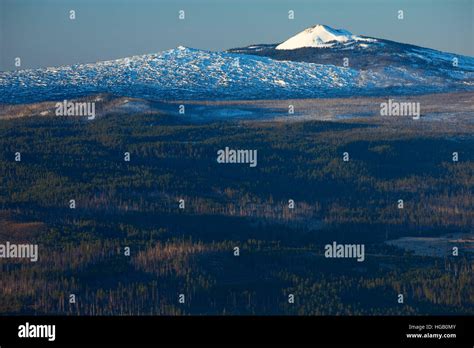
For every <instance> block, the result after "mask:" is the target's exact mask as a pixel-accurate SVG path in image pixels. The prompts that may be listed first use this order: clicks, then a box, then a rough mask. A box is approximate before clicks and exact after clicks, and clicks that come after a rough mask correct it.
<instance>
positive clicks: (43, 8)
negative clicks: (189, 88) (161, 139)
mask: <svg viewBox="0 0 474 348" xmlns="http://www.w3.org/2000/svg"><path fill="white" fill-rule="evenodd" d="M70 10H75V12H76V19H75V20H70V19H69V11H70ZM180 10H184V11H185V16H186V18H185V20H179V19H178V13H179V11H180ZM289 10H293V11H294V12H295V19H294V20H289V19H288V11H289ZM398 10H403V11H404V19H403V20H399V19H398V18H397V12H398ZM473 18H474V0H360V1H354V0H317V1H316V0H291V1H290V0H286V1H282V0H161V1H152V0H68V1H64V0H0V70H2V71H6V70H14V69H18V68H16V67H15V65H14V63H15V58H16V57H20V58H21V63H22V65H21V68H22V69H25V68H36V67H46V66H58V65H68V64H74V63H89V62H96V61H101V60H108V59H116V58H121V57H127V56H132V55H141V54H145V53H153V52H159V51H162V50H166V49H170V48H175V47H177V46H179V45H183V46H188V47H193V48H199V49H206V50H224V49H228V48H233V47H239V46H247V45H250V44H255V43H280V42H282V41H285V40H286V39H288V38H289V37H291V36H293V35H295V34H296V33H298V32H300V31H301V30H303V29H305V28H306V27H309V26H312V25H314V24H327V25H329V26H331V27H334V28H342V29H347V30H349V31H351V32H352V33H354V34H360V35H366V36H372V37H378V38H384V39H389V40H393V41H399V42H404V43H411V44H415V45H419V46H424V47H429V48H434V49H438V50H442V51H447V52H453V53H458V54H463V55H469V56H474V26H473V25H474V24H473V22H474V20H473Z"/></svg>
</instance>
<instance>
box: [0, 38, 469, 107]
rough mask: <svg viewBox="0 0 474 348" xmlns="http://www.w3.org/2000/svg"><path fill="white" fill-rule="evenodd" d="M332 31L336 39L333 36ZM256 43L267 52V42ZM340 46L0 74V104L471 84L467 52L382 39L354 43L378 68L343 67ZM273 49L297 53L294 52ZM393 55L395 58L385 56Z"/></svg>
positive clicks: (190, 54)
mask: <svg viewBox="0 0 474 348" xmlns="http://www.w3.org/2000/svg"><path fill="white" fill-rule="evenodd" d="M319 34H320V36H319V38H320V40H331V41H327V43H328V42H332V43H337V42H339V43H342V44H345V43H348V42H358V40H359V41H361V40H362V41H361V42H367V41H364V40H367V39H365V38H359V37H354V36H353V35H352V34H350V33H349V32H346V31H344V32H343V31H338V32H337V33H334V32H331V33H329V32H328V33H327V36H324V35H322V32H319ZM336 34H337V35H336ZM349 34H350V35H349ZM325 35H326V34H325ZM333 35H335V36H336V37H337V40H333V38H334V37H333ZM346 39H347V40H352V41H347V40H346ZM338 40H340V41H338ZM345 40H346V41H345ZM354 40H355V41H354ZM369 44H370V43H369ZM377 44H378V43H377ZM258 47H263V46H258ZM391 47H396V48H394V49H392V48H391ZM262 49H264V50H267V51H268V50H269V51H270V52H272V48H269V47H265V48H262ZM387 49H391V51H386V50H387ZM344 50H345V46H334V47H333V48H331V50H326V51H327V52H326V53H325V54H326V55H327V57H328V58H327V60H326V61H325V62H324V63H322V64H321V63H319V62H318V63H316V62H305V61H293V60H291V59H284V60H276V59H274V58H271V57H267V56H263V55H261V56H260V55H254V54H251V53H249V54H245V53H231V52H209V51H204V50H198V49H192V48H186V47H182V46H179V47H177V48H176V49H171V50H167V51H163V52H161V53H157V54H147V55H141V56H133V57H128V58H122V59H117V60H111V61H104V62H98V63H92V64H77V65H71V66H62V67H55V68H45V69H32V70H20V71H11V72H0V103H12V104H19V103H32V102H38V101H52V100H63V99H70V98H75V97H81V96H85V95H91V94H97V93H110V94H113V95H116V96H123V97H134V98H143V99H147V100H186V99H187V100H193V99H201V100H202V99H212V100H216V99H221V100H231V99H233V100H238V99H285V98H318V97H337V96H354V95H387V94H390V95H391V94H413V93H431V92H450V91H455V90H473V89H474V58H471V57H465V56H456V55H453V54H450V53H444V52H439V51H435V50H430V49H424V48H421V47H417V46H409V47H408V46H407V45H404V44H398V43H389V42H387V41H385V42H384V44H383V45H382V46H380V47H379V46H377V47H375V46H373V47H372V48H371V49H367V50H366V49H365V48H362V49H361V50H363V51H364V54H363V55H362V56H361V57H362V58H361V59H362V60H363V62H365V61H367V59H368V55H370V59H371V60H372V61H373V62H374V63H379V65H378V66H374V64H371V65H370V66H369V67H368V68H364V67H362V68H354V67H352V65H353V64H354V63H356V62H357V61H356V58H357V57H351V67H342V66H335V65H332V63H333V62H341V61H342V58H341V57H345V56H346V53H345V52H347V51H344ZM384 50H385V51H384ZM273 51H274V52H279V53H285V54H286V53H290V54H292V52H295V53H297V50H296V51H291V50H279V51H277V50H275V49H273ZM353 51H354V52H356V50H353ZM384 52H386V53H384ZM341 54H343V55H342V56H341ZM317 57H318V59H320V56H317ZM393 57H396V59H397V60H396V61H393V60H392V61H386V59H387V58H390V59H392V58H393ZM454 58H459V68H453V65H452V60H453V59H454ZM295 60H297V59H295ZM394 62H395V63H396V64H394Z"/></svg>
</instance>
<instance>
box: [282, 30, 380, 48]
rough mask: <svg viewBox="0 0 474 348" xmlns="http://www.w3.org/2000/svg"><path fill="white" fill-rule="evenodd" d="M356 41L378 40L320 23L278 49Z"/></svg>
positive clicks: (324, 45) (325, 45) (329, 45)
mask: <svg viewBox="0 0 474 348" xmlns="http://www.w3.org/2000/svg"><path fill="white" fill-rule="evenodd" d="M354 41H369V42H373V41H376V40H375V39H369V38H363V37H360V36H357V35H353V34H352V33H351V32H350V31H347V30H344V29H334V28H331V27H329V26H327V25H322V24H318V25H315V26H313V27H310V28H307V29H305V30H303V31H302V32H300V33H298V34H296V35H295V36H293V37H291V38H289V39H288V40H286V41H285V42H283V43H281V44H279V45H278V46H277V47H276V49H277V50H294V49H297V48H301V47H320V48H321V47H331V46H333V45H336V44H341V43H342V44H344V43H348V42H354Z"/></svg>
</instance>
